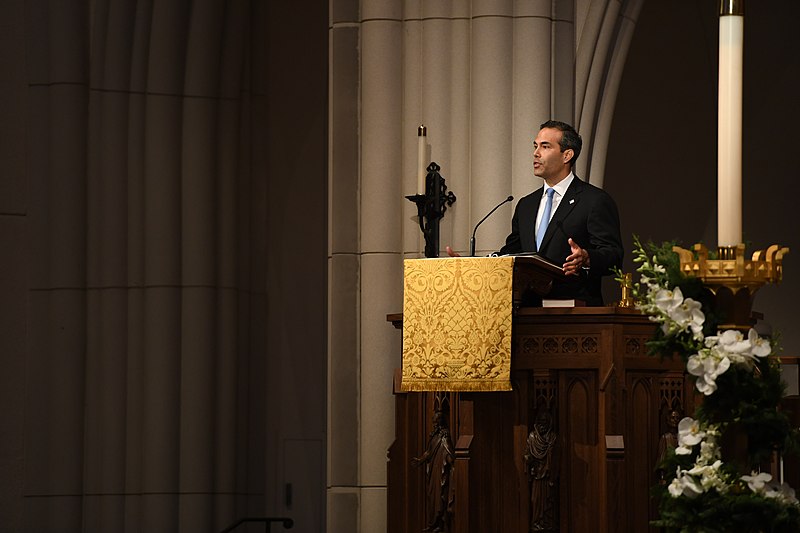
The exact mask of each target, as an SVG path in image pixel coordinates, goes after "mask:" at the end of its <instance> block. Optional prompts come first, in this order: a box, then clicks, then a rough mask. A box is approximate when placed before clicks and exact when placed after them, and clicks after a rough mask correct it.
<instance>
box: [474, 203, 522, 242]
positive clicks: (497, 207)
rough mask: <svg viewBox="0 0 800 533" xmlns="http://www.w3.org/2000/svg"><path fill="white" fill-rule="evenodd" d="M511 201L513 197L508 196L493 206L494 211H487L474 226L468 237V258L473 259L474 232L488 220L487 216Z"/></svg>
mask: <svg viewBox="0 0 800 533" xmlns="http://www.w3.org/2000/svg"><path fill="white" fill-rule="evenodd" d="M513 199H514V197H513V196H511V195H509V196H508V198H506V199H505V200H503V201H502V202H500V203H499V204H497V205H496V206H494V209H492V210H491V211H489V213H488V214H487V215H486V216H485V217H483V218H482V219H481V220H480V222H478V223H477V224H475V229H474V230H472V237H470V239H469V256H470V257H475V232H477V231H478V226H480V225H481V224H483V221H484V220H486V219H487V218H489V216H490V215H491V214H492V213H494V212H495V211H497V210H498V209H500V206H501V205H503V204H505V203H508V202H510V201H512V200H513Z"/></svg>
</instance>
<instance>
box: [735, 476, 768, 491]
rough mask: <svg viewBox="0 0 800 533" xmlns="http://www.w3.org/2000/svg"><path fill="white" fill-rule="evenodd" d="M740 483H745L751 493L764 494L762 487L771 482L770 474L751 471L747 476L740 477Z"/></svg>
mask: <svg viewBox="0 0 800 533" xmlns="http://www.w3.org/2000/svg"><path fill="white" fill-rule="evenodd" d="M742 481H745V482H746V483H747V486H748V487H749V488H750V490H752V491H753V492H764V486H765V485H766V484H767V483H768V482H770V481H772V474H768V473H766V472H760V473H759V472H756V471H753V472H751V473H750V475H749V476H742Z"/></svg>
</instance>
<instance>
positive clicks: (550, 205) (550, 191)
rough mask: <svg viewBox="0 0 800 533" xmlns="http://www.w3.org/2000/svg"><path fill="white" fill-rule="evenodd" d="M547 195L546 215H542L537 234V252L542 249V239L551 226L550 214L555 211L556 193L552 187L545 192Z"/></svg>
mask: <svg viewBox="0 0 800 533" xmlns="http://www.w3.org/2000/svg"><path fill="white" fill-rule="evenodd" d="M544 192H545V194H546V195H547V201H546V202H545V203H544V213H543V214H542V221H541V222H540V223H539V231H537V232H536V250H537V251H538V250H539V249H540V248H541V247H542V239H544V234H545V232H546V231H547V225H548V224H550V212H551V211H552V210H553V193H554V192H556V191H555V189H553V188H552V187H548V188H547V190H546V191H544Z"/></svg>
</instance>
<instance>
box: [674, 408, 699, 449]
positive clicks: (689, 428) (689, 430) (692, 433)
mask: <svg viewBox="0 0 800 533" xmlns="http://www.w3.org/2000/svg"><path fill="white" fill-rule="evenodd" d="M705 436H706V432H705V431H703V429H702V428H701V427H700V421H699V420H695V419H693V418H692V417H690V416H687V417H685V418H684V419H683V420H681V421H680V422H678V444H679V445H681V446H687V447H689V448H691V447H692V446H694V445H696V444H698V443H699V442H700V441H702V440H703V437H705Z"/></svg>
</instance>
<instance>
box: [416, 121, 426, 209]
mask: <svg viewBox="0 0 800 533" xmlns="http://www.w3.org/2000/svg"><path fill="white" fill-rule="evenodd" d="M426 134H427V129H426V128H425V126H424V125H420V127H419V128H417V194H425V177H426V176H427V175H428V172H427V170H426V168H427V167H428V165H427V164H425V159H427V158H426V157H425V156H426V153H425V152H426V149H427V146H425V144H426V143H425V140H426V139H427V137H426Z"/></svg>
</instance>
